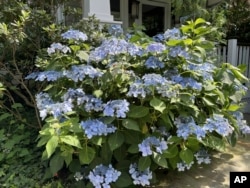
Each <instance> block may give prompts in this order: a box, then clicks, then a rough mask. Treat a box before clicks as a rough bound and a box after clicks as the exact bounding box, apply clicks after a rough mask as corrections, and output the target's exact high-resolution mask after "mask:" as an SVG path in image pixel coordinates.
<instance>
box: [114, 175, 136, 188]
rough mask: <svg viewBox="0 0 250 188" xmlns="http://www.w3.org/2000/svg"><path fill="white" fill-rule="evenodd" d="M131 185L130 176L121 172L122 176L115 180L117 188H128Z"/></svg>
mask: <svg viewBox="0 0 250 188" xmlns="http://www.w3.org/2000/svg"><path fill="white" fill-rule="evenodd" d="M132 184H133V181H132V178H131V176H130V175H129V174H128V173H126V172H122V174H121V175H120V176H119V178H118V179H117V180H116V182H115V185H116V186H117V187H121V188H122V187H129V186H130V185H132Z"/></svg>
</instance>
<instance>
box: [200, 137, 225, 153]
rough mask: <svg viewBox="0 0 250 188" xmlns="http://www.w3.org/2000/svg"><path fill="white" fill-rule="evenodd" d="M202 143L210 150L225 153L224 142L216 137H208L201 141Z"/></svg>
mask: <svg viewBox="0 0 250 188" xmlns="http://www.w3.org/2000/svg"><path fill="white" fill-rule="evenodd" d="M202 143H203V144H204V145H205V146H207V147H210V148H212V149H215V150H218V151H221V152H223V151H225V142H224V141H223V139H221V138H218V137H216V136H213V135H209V136H208V137H206V138H205V139H203V140H202Z"/></svg>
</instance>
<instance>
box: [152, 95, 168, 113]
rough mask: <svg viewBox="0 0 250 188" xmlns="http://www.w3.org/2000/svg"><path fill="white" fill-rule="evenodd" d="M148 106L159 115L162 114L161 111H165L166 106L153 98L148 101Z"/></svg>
mask: <svg viewBox="0 0 250 188" xmlns="http://www.w3.org/2000/svg"><path fill="white" fill-rule="evenodd" d="M150 106H152V107H153V108H154V109H155V110H157V111H159V112H161V113H163V111H164V110H165V109H166V104H165V103H164V102H163V101H162V100H160V99H157V98H153V99H152V100H151V101H150Z"/></svg>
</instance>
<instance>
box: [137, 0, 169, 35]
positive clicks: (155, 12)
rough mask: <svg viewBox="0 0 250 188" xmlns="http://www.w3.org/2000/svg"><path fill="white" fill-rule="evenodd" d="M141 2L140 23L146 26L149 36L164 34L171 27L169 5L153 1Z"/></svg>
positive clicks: (144, 0) (143, 0)
mask: <svg viewBox="0 0 250 188" xmlns="http://www.w3.org/2000/svg"><path fill="white" fill-rule="evenodd" d="M140 2H141V3H140V16H139V21H140V24H142V25H144V26H145V28H146V31H145V33H146V34H147V35H149V36H154V35H156V34H159V33H163V32H164V31H165V30H166V29H167V28H169V27H170V21H171V12H170V11H171V8H170V5H169V4H168V3H163V2H159V1H152V0H151V1H150V0H141V1H140Z"/></svg>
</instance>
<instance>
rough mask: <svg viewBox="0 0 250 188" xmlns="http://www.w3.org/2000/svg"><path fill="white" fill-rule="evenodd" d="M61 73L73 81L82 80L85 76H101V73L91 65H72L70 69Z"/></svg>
mask: <svg viewBox="0 0 250 188" xmlns="http://www.w3.org/2000/svg"><path fill="white" fill-rule="evenodd" d="M63 75H64V76H66V77H67V78H69V79H71V80H73V81H74V82H78V81H83V79H84V78H85V77H86V76H88V77H90V78H98V77H101V76H102V75H103V73H102V72H101V71H99V70H98V69H96V68H94V67H92V66H91V65H73V66H72V67H71V70H67V71H64V73H63Z"/></svg>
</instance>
